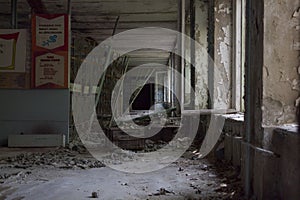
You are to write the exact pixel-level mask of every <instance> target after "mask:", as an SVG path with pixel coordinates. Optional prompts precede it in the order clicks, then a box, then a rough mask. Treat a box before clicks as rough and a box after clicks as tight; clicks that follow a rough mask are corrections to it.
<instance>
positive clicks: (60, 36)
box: [32, 14, 69, 89]
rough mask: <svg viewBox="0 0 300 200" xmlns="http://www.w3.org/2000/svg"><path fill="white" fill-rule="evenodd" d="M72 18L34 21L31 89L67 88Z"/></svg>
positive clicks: (37, 17) (39, 17)
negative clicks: (70, 23) (70, 20)
mask: <svg viewBox="0 0 300 200" xmlns="http://www.w3.org/2000/svg"><path fill="white" fill-rule="evenodd" d="M68 25H69V18H68V15H66V14H52V15H51V14H35V15H33V17H32V57H33V68H32V87H33V88H49V89H51V88H52V89H54V88H68V86H69V75H68V73H69V72H68V71H69V70H68V69H69V52H68V51H69V37H68V35H69V27H68Z"/></svg>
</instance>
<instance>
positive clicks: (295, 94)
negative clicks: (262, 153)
mask: <svg viewBox="0 0 300 200" xmlns="http://www.w3.org/2000/svg"><path fill="white" fill-rule="evenodd" d="M264 7H265V13H264V67H263V77H264V78H263V107H262V109H263V124H264V125H267V126H270V125H280V124H285V123H292V122H295V121H296V119H295V112H296V107H295V105H296V99H297V98H298V102H299V101H300V100H299V91H300V81H299V74H300V64H299V61H300V56H299V52H300V51H299V50H300V45H299V42H300V40H299V35H300V17H299V15H300V14H299V12H300V2H299V1H295V0H278V1H265V5H264Z"/></svg>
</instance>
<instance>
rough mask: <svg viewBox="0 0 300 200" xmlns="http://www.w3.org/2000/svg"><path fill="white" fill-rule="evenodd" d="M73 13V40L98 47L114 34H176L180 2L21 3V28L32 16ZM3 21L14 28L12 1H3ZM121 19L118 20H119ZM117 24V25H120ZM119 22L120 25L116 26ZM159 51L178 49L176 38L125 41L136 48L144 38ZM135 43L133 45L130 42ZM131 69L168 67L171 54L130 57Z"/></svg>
mask: <svg viewBox="0 0 300 200" xmlns="http://www.w3.org/2000/svg"><path fill="white" fill-rule="evenodd" d="M68 10H70V12H71V29H72V35H73V36H80V37H86V38H92V39H94V40H96V41H97V42H98V43H101V42H102V41H104V40H105V39H107V38H109V37H110V36H112V35H113V33H114V27H115V26H116V29H115V34H118V33H120V32H123V31H126V30H130V29H134V28H142V27H162V28H168V29H172V30H177V19H178V16H177V12H178V6H177V0H165V1H161V0H143V1H140V0H104V1H99V0H88V1H85V0H69V1H68V0H65V1H60V0H18V1H17V13H18V15H17V24H18V28H29V27H30V14H31V13H32V12H36V13H51V14H55V13H68ZM0 12H1V13H2V15H1V21H2V23H4V24H3V27H7V28H11V23H10V22H11V0H0ZM118 18H119V20H117V19H118ZM117 21H118V22H117ZM116 22H117V23H116ZM144 34H146V35H147V37H148V36H149V37H150V38H155V41H153V40H152V42H154V43H155V44H156V46H158V47H160V46H161V47H165V48H166V47H167V48H168V49H169V50H170V51H171V50H172V49H173V48H174V47H175V45H176V36H175V35H165V34H160V33H151V32H148V33H141V35H133V36H132V37H128V38H126V44H127V43H128V44H132V45H134V44H136V41H138V42H144V41H143V40H141V41H139V38H141V37H143V36H145V35H144ZM131 40H132V41H131ZM129 56H130V63H129V65H131V66H137V65H141V64H145V63H158V64H167V63H168V59H169V56H170V54H169V53H167V52H162V51H158V50H154V49H151V50H149V49H144V50H139V51H137V52H134V53H132V54H129Z"/></svg>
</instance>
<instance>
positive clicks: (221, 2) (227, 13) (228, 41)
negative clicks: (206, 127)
mask: <svg viewBox="0 0 300 200" xmlns="http://www.w3.org/2000/svg"><path fill="white" fill-rule="evenodd" d="M214 51H215V53H214V54H215V58H214V59H215V63H216V67H217V68H218V69H215V70H214V99H213V101H214V108H221V109H226V108H230V107H231V92H230V88H231V72H230V70H231V65H232V2H231V1H228V0H216V1H215V50H214Z"/></svg>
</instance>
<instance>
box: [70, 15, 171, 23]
mask: <svg viewBox="0 0 300 200" xmlns="http://www.w3.org/2000/svg"><path fill="white" fill-rule="evenodd" d="M176 16H177V13H176V12H170V13H163V14H162V13H152V14H149V13H148V14H137V13H132V14H122V15H121V16H120V21H121V22H132V23H134V22H176V20H177V18H176ZM116 19H117V16H114V15H91V14H90V13H88V15H87V13H86V14H85V15H73V16H72V21H73V22H83V23H88V22H95V23H101V22H115V21H116Z"/></svg>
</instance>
